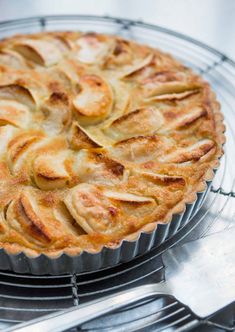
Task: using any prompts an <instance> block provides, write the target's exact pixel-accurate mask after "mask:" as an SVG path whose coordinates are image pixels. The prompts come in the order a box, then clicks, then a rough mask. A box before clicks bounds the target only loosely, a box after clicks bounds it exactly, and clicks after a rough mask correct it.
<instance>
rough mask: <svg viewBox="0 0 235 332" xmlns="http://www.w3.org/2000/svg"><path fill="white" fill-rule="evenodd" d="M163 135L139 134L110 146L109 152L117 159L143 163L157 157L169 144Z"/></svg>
mask: <svg viewBox="0 0 235 332" xmlns="http://www.w3.org/2000/svg"><path fill="white" fill-rule="evenodd" d="M169 144H170V143H169V141H168V140H167V138H165V137H161V136H156V135H152V136H137V137H132V138H129V139H127V140H124V141H120V142H118V143H116V144H115V145H114V146H113V147H111V148H109V154H110V156H111V157H112V158H114V159H116V160H126V161H130V162H136V163H142V162H146V161H149V160H153V159H154V158H157V156H159V155H161V154H162V153H163V152H164V151H165V149H166V148H167V147H168V145H169Z"/></svg>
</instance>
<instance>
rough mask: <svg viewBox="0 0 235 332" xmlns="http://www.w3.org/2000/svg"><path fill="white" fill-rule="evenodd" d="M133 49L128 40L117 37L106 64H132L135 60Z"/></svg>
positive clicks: (112, 65)
mask: <svg viewBox="0 0 235 332" xmlns="http://www.w3.org/2000/svg"><path fill="white" fill-rule="evenodd" d="M133 56H134V54H133V50H132V49H131V46H130V43H129V41H128V40H123V39H117V40H116V41H115V45H114V48H113V51H112V52H111V53H110V54H109V56H108V58H107V60H106V63H105V66H106V67H108V68H112V67H114V68H115V67H116V66H125V65H130V64H131V63H132V61H133Z"/></svg>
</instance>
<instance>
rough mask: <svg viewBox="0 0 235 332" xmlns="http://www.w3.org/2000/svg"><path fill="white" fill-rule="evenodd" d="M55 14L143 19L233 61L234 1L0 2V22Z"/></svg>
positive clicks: (95, 0)
mask: <svg viewBox="0 0 235 332" xmlns="http://www.w3.org/2000/svg"><path fill="white" fill-rule="evenodd" d="M56 14H91V15H110V16H117V17H125V18H130V19H135V20H142V21H144V22H146V23H153V24H157V25H161V26H163V27H167V28H169V29H172V30H175V31H178V32H181V33H184V34H187V35H189V36H191V37H193V38H195V39H198V40H200V41H202V42H204V43H207V44H208V45H210V46H212V47H214V48H216V49H218V50H220V51H221V52H223V53H225V54H226V55H227V56H229V57H231V58H233V59H235V1H234V0H0V21H5V20H10V19H15V18H21V17H29V16H38V15H56Z"/></svg>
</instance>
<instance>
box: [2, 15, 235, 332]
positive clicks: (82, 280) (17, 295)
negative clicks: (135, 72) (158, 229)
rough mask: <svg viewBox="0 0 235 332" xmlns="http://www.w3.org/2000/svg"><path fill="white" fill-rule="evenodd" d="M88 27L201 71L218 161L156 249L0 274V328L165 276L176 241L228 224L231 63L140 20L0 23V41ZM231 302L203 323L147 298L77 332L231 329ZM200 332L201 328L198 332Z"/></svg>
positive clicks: (232, 182) (231, 208)
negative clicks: (202, 196)
mask: <svg viewBox="0 0 235 332" xmlns="http://www.w3.org/2000/svg"><path fill="white" fill-rule="evenodd" d="M75 29H76V30H86V31H87V30H88V31H91V30H92V31H97V32H106V33H114V34H120V35H122V36H124V37H125V38H131V39H135V40H137V41H139V42H142V43H147V44H150V45H153V46H155V47H156V46H157V47H159V48H161V49H163V50H165V51H169V52H171V53H172V54H174V55H175V56H176V57H178V58H179V59H180V60H181V61H183V62H184V63H185V64H186V65H187V66H190V67H192V68H193V69H194V70H195V71H197V72H199V73H201V74H202V75H203V76H204V77H205V79H207V80H208V81H209V82H210V83H211V85H212V86H213V89H214V90H215V91H216V93H217V96H218V99H219V101H220V102H221V105H222V110H223V113H224V115H225V122H226V125H227V131H226V136H227V143H226V146H225V156H224V158H223V159H222V161H221V167H220V169H219V170H218V172H217V174H216V177H215V180H214V181H213V186H212V187H211V191H210V193H209V195H208V196H207V198H206V200H205V201H204V203H203V205H202V207H201V208H200V209H199V210H198V211H197V212H196V213H195V215H194V216H193V218H192V220H191V221H190V223H189V224H187V225H186V226H185V227H182V228H181V229H180V230H179V231H178V233H177V234H176V235H175V236H174V237H173V238H170V239H168V240H167V241H166V242H165V243H164V244H163V245H162V246H160V247H159V248H156V249H154V250H152V251H151V252H150V253H148V254H147V255H144V256H143V257H137V258H136V259H135V260H134V261H132V262H129V263H125V264H122V265H120V266H116V267H114V268H110V269H106V270H103V271H97V272H93V273H83V274H80V275H62V276H57V277H54V276H40V277H37V276H31V275H18V274H15V273H12V272H6V271H4V272H3V271H0V321H1V324H2V325H0V327H1V326H2V327H5V326H7V325H8V324H13V323H17V322H19V321H25V320H29V319H32V318H35V317H38V316H40V315H44V314H47V313H48V312H53V311H56V310H61V309H64V308H68V307H71V306H77V305H78V304H79V303H85V302H86V301H89V300H92V299H94V298H97V297H100V296H103V295H106V294H111V293H112V292H115V291H117V290H123V289H125V288H128V287H131V286H137V285H141V284H143V283H148V282H160V281H161V280H163V278H164V267H163V265H162V262H161V253H162V252H164V251H165V250H166V249H167V248H169V247H171V246H173V245H175V244H176V243H178V242H183V241H191V240H194V239H197V238H199V237H202V236H208V235H209V234H211V233H213V232H218V231H221V230H223V229H225V228H228V227H233V226H234V216H235V205H234V197H235V189H234V187H235V169H234V161H235V154H234V151H233V148H234V145H235V130H234V129H233V128H232V127H231V124H233V123H235V111H234V109H233V105H235V92H234V91H235V63H234V62H233V61H232V60H230V59H228V58H227V57H226V56H225V55H224V54H222V53H220V52H218V51H216V50H214V49H212V48H210V47H209V46H207V45H204V44H202V43H200V42H198V41H195V40H193V39H191V38H189V37H186V36H184V35H181V34H179V33H176V32H173V31H169V30H167V29H164V28H162V27H157V26H153V25H149V24H145V23H142V22H134V21H130V20H126V19H119V18H111V17H94V16H53V17H36V18H28V19H21V20H16V21H9V22H3V23H0V37H6V36H8V35H12V34H14V33H30V32H37V31H42V30H75ZM234 309H235V308H234V305H231V306H229V307H227V308H226V309H224V310H223V311H222V312H221V313H220V314H217V315H215V316H213V317H210V319H208V320H205V321H199V320H198V319H197V317H195V316H194V315H193V314H192V313H191V312H190V311H189V310H188V308H186V307H184V306H182V305H181V304H180V303H178V302H177V301H175V300H174V299H172V298H158V299H150V300H148V301H144V302H142V303H138V304H136V305H134V306H130V307H127V308H125V309H123V310H120V311H119V312H115V313H112V314H109V315H108V316H106V317H103V318H100V319H97V320H95V321H94V322H90V323H87V324H84V325H83V326H81V327H78V328H77V331H93V332H95V331H115V332H119V331H124V330H128V331H137V330H138V331H148V332H149V331H186V330H191V329H194V328H198V327H199V330H201V328H202V326H203V327H204V328H205V327H206V326H209V327H210V331H212V330H211V328H216V329H217V330H216V331H219V330H221V331H233V330H235V324H234V318H235V317H234V311H235V310H234ZM205 331H206V329H205Z"/></svg>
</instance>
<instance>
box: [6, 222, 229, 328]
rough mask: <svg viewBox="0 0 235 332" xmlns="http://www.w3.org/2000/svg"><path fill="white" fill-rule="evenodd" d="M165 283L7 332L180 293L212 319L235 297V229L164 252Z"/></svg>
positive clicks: (75, 320)
mask: <svg viewBox="0 0 235 332" xmlns="http://www.w3.org/2000/svg"><path fill="white" fill-rule="evenodd" d="M162 258H163V263H164V266H165V281H164V282H162V283H158V284H157V283H156V284H148V285H143V286H139V287H136V288H132V289H129V290H127V291H124V292H120V293H116V294H114V295H111V296H108V297H104V298H101V299H99V300H97V301H92V302H90V303H87V304H85V305H81V306H78V307H76V308H71V309H68V310H65V311H63V312H59V313H54V314H50V315H47V316H43V317H40V318H38V319H35V320H32V321H30V322H28V323H23V324H19V325H17V326H15V327H13V328H10V329H8V330H6V331H18V332H32V331H34V332H37V331H38V332H39V331H40V332H41V331H43V332H58V331H64V330H67V329H69V328H71V327H74V326H77V325H81V324H82V323H85V322H87V321H90V320H92V319H94V318H97V317H99V316H101V315H104V314H106V313H108V312H111V311H113V310H115V309H119V308H121V307H124V306H126V305H129V304H132V303H135V302H137V301H139V300H142V299H146V298H149V297H154V296H162V295H167V296H174V297H175V298H176V299H177V300H178V301H180V302H182V303H183V304H184V305H187V306H188V307H189V308H190V309H191V310H192V311H193V312H194V313H195V314H196V315H197V316H198V317H200V318H206V317H208V316H210V315H212V314H214V313H215V312H216V311H218V310H220V309H222V308H223V307H225V306H226V305H228V304H230V303H232V302H233V301H235V227H233V228H230V229H229V230H226V231H223V232H220V233H217V234H215V235H211V236H208V237H206V238H203V239H200V240H196V241H192V242H189V243H186V244H184V245H181V246H178V247H174V248H173V249H170V250H168V251H167V252H165V253H164V254H163V257H162Z"/></svg>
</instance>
